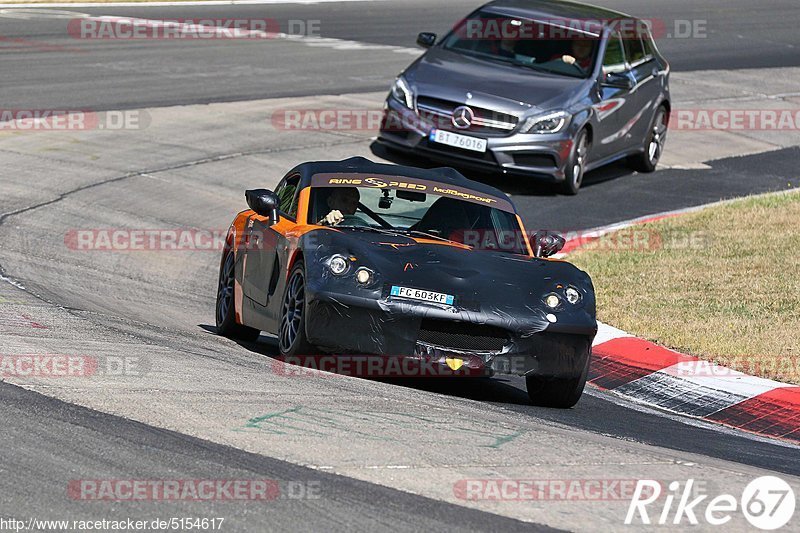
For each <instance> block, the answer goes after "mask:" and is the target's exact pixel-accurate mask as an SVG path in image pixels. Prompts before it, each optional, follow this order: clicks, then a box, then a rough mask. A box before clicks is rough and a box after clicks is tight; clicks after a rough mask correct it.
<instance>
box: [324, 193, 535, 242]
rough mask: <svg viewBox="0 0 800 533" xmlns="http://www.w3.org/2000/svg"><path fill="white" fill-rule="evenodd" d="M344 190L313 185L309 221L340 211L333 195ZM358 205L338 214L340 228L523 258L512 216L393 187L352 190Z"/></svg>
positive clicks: (515, 218)
mask: <svg viewBox="0 0 800 533" xmlns="http://www.w3.org/2000/svg"><path fill="white" fill-rule="evenodd" d="M342 189H344V187H312V188H311V198H310V206H311V208H310V211H311V215H310V219H311V220H320V221H321V220H322V219H323V218H324V217H325V215H326V214H328V213H329V212H330V211H331V210H332V209H338V208H339V206H338V205H336V201H337V200H335V199H332V198H331V197H332V195H333V194H334V192H335V191H337V190H338V191H341V190H342ZM350 189H355V190H357V191H358V199H359V204H358V208H357V209H356V211H355V212H354V213H347V212H344V211H342V214H343V215H344V216H345V217H344V221H343V222H341V223H340V224H339V225H337V226H336V227H337V228H339V229H342V230H345V229H348V228H351V229H360V230H363V229H365V228H372V229H374V230H381V231H390V232H396V233H408V234H410V235H412V236H417V237H424V236H428V237H429V238H431V239H434V240H437V239H447V240H450V241H454V242H458V243H461V244H466V245H467V246H471V247H473V249H475V250H484V251H499V252H507V253H512V254H523V255H524V254H527V253H528V252H527V249H526V246H525V244H524V238H523V236H522V231H521V229H520V226H519V224H518V222H517V217H516V215H514V214H513V213H509V212H507V211H503V210H501V209H497V208H493V207H489V206H488V205H479V204H476V203H473V202H467V201H463V200H459V199H457V198H451V197H446V196H439V195H437V194H433V193H418V192H408V191H398V190H395V189H391V188H372V187H352V188H350Z"/></svg>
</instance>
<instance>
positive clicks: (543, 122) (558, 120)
mask: <svg viewBox="0 0 800 533" xmlns="http://www.w3.org/2000/svg"><path fill="white" fill-rule="evenodd" d="M569 119H570V114H569V113H567V112H566V111H556V112H554V113H548V114H546V115H539V116H536V117H531V118H529V119H528V120H526V121H525V124H524V125H523V126H522V129H521V130H520V132H521V133H558V132H559V131H561V130H563V129H564V128H565V127H566V125H567V124H569Z"/></svg>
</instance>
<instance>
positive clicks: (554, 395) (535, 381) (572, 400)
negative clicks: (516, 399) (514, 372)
mask: <svg viewBox="0 0 800 533" xmlns="http://www.w3.org/2000/svg"><path fill="white" fill-rule="evenodd" d="M591 359H592V353H591V351H590V352H589V357H587V359H586V365H584V368H583V371H582V372H581V375H580V376H578V377H576V378H571V379H554V378H542V377H539V376H526V377H525V386H526V387H527V389H528V397H529V398H530V400H531V402H533V404H534V405H538V406H540V407H557V408H559V409H569V408H570V407H573V406H574V405H575V404H576V403H578V400H580V399H581V396H582V395H583V389H584V388H585V387H586V379H587V377H588V376H589V364H590V363H591Z"/></svg>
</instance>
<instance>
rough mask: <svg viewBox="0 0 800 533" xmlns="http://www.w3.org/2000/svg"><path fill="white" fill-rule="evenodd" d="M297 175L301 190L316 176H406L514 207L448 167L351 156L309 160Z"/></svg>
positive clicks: (494, 191)
mask: <svg viewBox="0 0 800 533" xmlns="http://www.w3.org/2000/svg"><path fill="white" fill-rule="evenodd" d="M298 172H299V173H300V175H301V177H302V178H301V179H302V184H301V187H307V186H309V185H310V184H311V177H312V176H314V175H316V174H339V173H350V174H374V175H376V176H406V177H409V178H417V179H422V180H429V181H435V182H439V183H442V184H445V185H454V186H458V187H462V188H465V189H470V190H472V191H474V192H480V193H483V194H488V195H490V196H494V197H496V198H501V199H504V200H507V201H508V202H509V203H510V204H511V205H512V206H513V205H514V204H513V202H511V199H510V198H509V197H508V196H507V195H506V194H505V193H504V192H503V191H501V190H500V189H497V188H495V187H492V186H491V185H486V184H485V183H481V182H479V181H473V180H471V179H467V178H466V177H464V175H463V174H461V173H460V172H458V171H457V170H455V169H454V168H450V167H440V168H431V169H424V168H417V167H407V166H403V165H389V164H384V163H375V162H374V161H370V160H369V159H367V158H365V157H351V158H349V159H343V160H342V161H310V162H308V163H302V164H300V165H298V166H297V167H295V168H294V169H293V170H292V171H291V172H290V174H291V173H298ZM514 211H515V212H516V208H514Z"/></svg>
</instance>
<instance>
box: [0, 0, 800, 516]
mask: <svg viewBox="0 0 800 533" xmlns="http://www.w3.org/2000/svg"><path fill="white" fill-rule="evenodd" d="M481 3H482V2H473V1H469V2H466V1H461V0H449V1H447V2H440V3H439V4H441V5H437V3H436V2H428V1H422V0H408V1H404V2H400V1H386V2H382V1H364V2H343V3H320V4H280V5H237V6H209V7H200V6H178V7H175V6H172V7H146V6H142V7H138V6H137V7H112V6H95V7H82V6H81V7H78V6H76V7H74V8H72V7H70V8H64V7H59V8H53V9H49V8H44V7H40V8H19V9H18V8H6V7H4V8H0V65H2V72H3V81H2V82H0V83H1V87H2V89H0V90H1V91H2V93H1V94H2V98H3V102H2V108H6V109H85V110H91V111H94V112H99V113H100V116H105V115H104V113H102V112H105V111H116V110H133V111H136V112H137V113H138V115H137V116H139V117H142V118H143V122H142V124H143V127H140V128H131V129H124V130H118V131H108V130H103V129H100V128H95V129H90V130H84V131H74V132H12V131H3V130H0V169H2V170H0V175H2V180H1V181H0V276H2V278H0V281H1V282H0V354H37V353H49V354H54V353H58V354H75V355H88V356H93V357H96V358H98V359H99V360H100V361H101V362H104V364H106V365H111V364H112V363H113V362H120V361H122V362H123V363H124V364H130V365H132V366H131V368H132V369H133V370H131V371H129V372H114V371H111V370H110V366H106V367H103V368H104V369H105V371H101V372H99V373H97V374H96V375H94V376H91V377H85V378H74V379H62V380H54V379H49V380H48V379H40V378H30V379H23V378H14V379H8V380H5V381H2V382H0V427H2V430H0V449H1V450H2V455H3V461H2V462H0V517H16V518H20V519H26V520H27V518H28V517H32V516H35V517H38V518H51V519H67V518H68V519H70V520H73V519H74V520H83V519H101V518H107V519H111V518H116V519H121V518H141V519H143V520H153V519H156V518H162V519H168V518H169V517H173V516H187V517H209V518H210V517H224V518H225V519H226V522H225V525H224V531H262V530H291V529H293V528H297V527H298V526H299V525H301V526H302V529H308V530H358V531H361V530H364V531H366V530H370V531H372V530H376V529H377V530H386V529H393V530H403V531H405V530H408V531H412V530H414V531H420V530H467V531H469V530H475V531H488V530H493V531H498V530H507V529H509V530H510V529H520V530H535V531H538V530H547V529H549V528H555V529H564V530H574V531H598V530H603V531H615V530H623V529H626V530H629V529H631V528H630V526H629V527H626V526H624V524H623V519H624V517H625V512H626V511H627V503H628V502H627V501H626V500H620V501H589V500H580V499H578V500H573V501H536V502H531V501H527V502H526V501H493V500H477V501H473V500H469V499H465V498H463V497H461V496H459V490H458V489H457V488H458V487H459V486H460V485H459V483H463V481H464V480H469V479H484V478H496V477H504V478H510V479H533V478H538V479H578V480H581V479H639V478H643V477H646V478H651V479H662V480H667V479H669V480H686V479H690V478H692V479H696V480H700V481H702V482H703V483H704V484H705V486H706V487H707V488H708V490H709V491H710V492H711V493H713V494H720V493H722V492H730V493H733V494H736V493H737V492H736V491H737V490H738V491H741V488H742V487H743V486H744V485H746V484H747V482H749V481H750V480H752V479H753V478H755V477H758V476H760V475H768V474H770V473H779V474H780V475H781V476H782V477H783V478H784V479H786V480H788V481H789V482H790V483H792V484H793V485H794V486H798V483H800V453H798V451H799V450H798V447H796V446H792V445H790V444H786V443H782V442H776V441H771V440H767V439H761V438H756V437H753V436H751V435H748V434H744V433H742V432H737V431H735V430H729V429H724V428H721V427H719V426H715V425H712V424H708V423H704V422H700V421H697V420H693V419H688V418H683V417H674V416H670V415H667V414H665V413H661V412H658V411H655V410H652V409H649V408H645V407H643V406H640V405H634V404H631V403H628V402H626V401H624V400H622V399H621V398H618V397H615V396H613V395H612V394H608V393H604V392H602V391H599V390H597V389H592V388H587V393H586V394H585V395H584V397H583V399H582V400H581V402H580V403H579V404H578V405H577V406H576V407H575V408H574V409H571V410H567V411H560V410H552V409H544V408H538V407H533V406H531V405H529V403H528V399H527V395H526V393H525V385H524V381H523V380H521V379H517V378H506V377H501V378H494V379H491V380H486V379H474V380H456V381H451V380H431V379H428V380H424V379H420V380H406V381H402V380H386V381H380V380H365V379H357V378H350V377H345V376H338V375H304V374H298V373H297V372H295V371H293V370H292V369H291V368H287V366H286V365H283V364H282V363H279V362H277V361H275V359H274V356H275V355H277V347H276V345H275V342H274V340H273V339H271V338H268V337H266V336H262V337H261V339H260V341H259V342H258V343H256V344H237V343H234V342H232V341H229V340H227V339H223V338H221V337H219V336H217V335H215V334H214V326H213V324H214V296H215V290H216V278H217V268H218V264H219V251H218V250H216V249H214V250H208V251H206V250H195V251H180V252H170V251H163V250H162V251H145V252H112V251H106V252H101V251H95V252H91V251H89V252H87V251H81V250H77V249H75V248H74V247H72V246H71V245H70V243H69V239H68V238H67V235H68V234H69V232H70V231H73V230H79V229H98V228H100V229H108V228H128V229H142V228H158V229H174V228H188V229H192V230H209V229H212V230H224V229H226V228H227V225H228V224H229V222H230V220H231V219H232V217H233V215H234V214H235V213H236V212H237V211H239V210H241V209H244V206H245V204H244V198H243V194H242V193H243V190H244V189H245V188H253V187H256V186H262V187H271V186H274V185H275V184H276V183H277V181H278V180H279V179H280V178H281V177H282V175H283V173H284V172H285V171H286V170H287V169H289V168H291V167H292V166H294V165H295V164H297V163H299V162H301V161H305V160H313V159H325V158H332V159H338V158H344V157H348V156H351V155H363V156H367V157H373V158H374V157H378V158H386V159H389V160H392V161H395V162H410V163H414V164H425V162H424V161H411V160H401V159H397V158H390V157H389V154H386V153H383V152H381V151H380V149H378V148H375V147H374V146H373V145H372V144H373V143H372V141H373V138H374V135H375V132H374V131H369V130H352V131H288V130H280V129H276V128H274V127H272V125H271V123H270V119H269V117H270V114H271V113H273V112H275V111H276V110H282V109H318V108H336V109H365V108H368V109H379V108H380V104H381V99H382V97H383V94H384V93H385V91H386V90H387V89H388V87H389V84H390V83H391V81H392V80H393V79H394V76H395V75H396V74H397V73H398V72H399V71H400V70H401V69H402V68H404V67H405V66H406V65H407V64H408V63H410V61H411V60H413V58H414V57H416V56H417V55H418V54H419V53H420V52H419V51H418V50H415V49H414V48H413V43H414V39H415V36H416V34H417V32H419V31H423V30H431V31H437V32H440V33H441V32H444V31H446V29H447V28H448V27H449V26H451V25H452V23H453V22H454V21H455V20H457V19H458V17H460V16H464V15H465V14H467V12H468V11H469V10H470V9H472V8H473V7H476V6H478V5H480V4H481ZM602 3H603V5H605V6H608V7H611V8H615V9H620V10H622V11H626V12H629V13H631V14H633V15H637V16H643V17H650V18H658V19H660V20H663V21H667V25H668V26H670V27H671V25H672V24H673V22H674V21H675V20H676V19H680V20H684V19H685V20H705V21H706V22H707V24H706V27H707V29H708V34H707V36H706V37H705V38H686V39H677V38H664V39H660V40H659V46H660V48H661V51H662V52H663V53H664V55H665V56H666V57H667V58H668V59H669V60H670V62H671V65H672V69H673V82H672V83H673V91H674V92H675V94H676V99H680V100H681V101H682V102H685V105H686V106H688V107H692V106H695V107H703V106H715V105H716V106H720V105H725V106H730V107H744V108H748V107H749V108H754V107H757V106H759V105H762V103H763V102H773V103H774V102H781V103H783V104H785V105H789V106H798V107H800V92H798V91H799V90H798V88H797V87H798V82H799V81H800V54H798V53H797V50H798V48H799V47H800V34H798V32H797V31H796V25H797V21H798V20H800V7H799V6H798V5H797V3H796V1H794V0H770V1H765V2H758V3H756V2H752V1H744V0H709V1H697V0H675V1H670V2H656V1H647V0H605V1H603V2H602ZM63 11H68V12H69V13H63ZM76 13H78V14H90V15H95V16H99V15H116V16H129V17H138V18H148V19H161V18H165V19H174V18H259V17H261V18H265V17H269V18H274V19H276V20H278V21H287V20H304V21H308V20H319V21H320V35H321V37H323V38H325V39H324V40H321V41H314V40H308V39H298V40H293V39H273V40H267V41H264V40H256V41H252V42H244V41H209V42H177V41H147V42H112V41H92V40H88V41H86V40H80V39H75V38H73V37H71V36H70V35H69V34H68V31H67V23H68V22H69V20H71V19H72V18H74V17H76V16H77V15H75V14H76ZM719 102H725V103H724V104H720V103H719ZM763 105H766V104H763ZM670 135H672V137H671V138H670V141H668V143H667V153H666V154H665V159H664V160H663V161H662V162H663V163H664V165H663V168H661V169H660V170H659V171H657V172H656V173H654V174H652V175H648V176H641V175H637V174H635V173H632V172H630V171H629V170H628V169H627V168H626V167H625V166H624V165H622V164H619V165H612V166H611V167H609V168H607V169H603V170H600V171H597V172H594V173H592V174H590V175H588V176H587V180H588V182H589V183H587V185H586V187H585V189H583V190H582V191H581V193H580V194H579V195H578V196H576V197H566V196H559V195H556V194H554V193H553V192H552V190H551V189H550V188H549V187H546V186H542V185H537V184H530V183H521V182H520V181H519V180H518V179H515V180H510V179H506V178H503V177H499V176H479V175H472V177H476V178H479V179H484V180H487V181H490V182H491V183H492V184H494V185H496V186H499V187H501V188H503V189H505V190H506V191H507V192H509V194H511V195H512V197H513V199H514V201H515V203H516V204H517V206H518V207H519V208H520V210H521V212H522V214H523V218H524V219H525V222H526V225H528V227H529V228H533V227H538V228H551V229H559V230H564V231H573V230H583V229H589V228H594V227H598V226H602V225H607V224H611V223H614V222H619V221H623V220H627V219H631V218H635V217H640V216H645V215H649V214H654V213H660V212H664V211H670V210H676V209H682V208H686V207H692V206H696V205H701V204H704V203H709V202H714V201H718V200H720V199H725V198H733V197H739V196H745V195H748V194H753V193H758V192H769V191H778V190H785V189H787V188H790V187H796V186H797V185H798V184H799V183H798V182H800V179H798V174H797V162H798V160H800V148H798V146H800V134H798V132H797V131H793V132H785V133H784V132H780V133H776V132H750V133H730V132H700V133H698V132H674V133H671V134H670ZM601 318H602V317H601ZM254 478H259V479H261V478H264V479H270V480H275V481H276V482H277V483H278V484H279V485H280V486H281V487H282V489H283V492H282V494H286V495H287V496H286V497H281V498H279V499H278V500H276V501H270V502H252V501H249V502H191V503H180V504H178V503H174V502H163V501H162V502H153V501H141V502H96V501H80V500H76V499H75V498H72V497H70V495H69V493H68V489H67V487H68V486H69V484H70V482H71V481H74V480H81V479H254ZM286 487H295V489H297V490H296V497H291V496H290V494H291V491H292V489H287V488H286ZM298 487H299V488H298ZM312 493H313V495H312ZM796 520H797V519H795V522H794V524H795V526H796V524H797V522H796ZM703 527H704V526H700V527H699V528H698V529H700V530H703ZM705 527H706V528H708V526H705ZM748 527H749V526H748V524H747V522H745V521H744V519H742V518H741V517H740V516H739V517H735V518H734V520H733V521H732V522H731V523H730V524H728V525H727V526H726V528H728V529H730V530H733V531H739V530H742V531H744V530H748Z"/></svg>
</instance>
